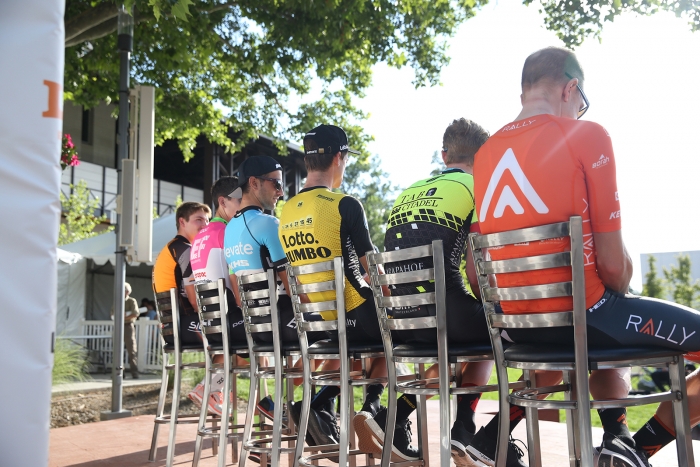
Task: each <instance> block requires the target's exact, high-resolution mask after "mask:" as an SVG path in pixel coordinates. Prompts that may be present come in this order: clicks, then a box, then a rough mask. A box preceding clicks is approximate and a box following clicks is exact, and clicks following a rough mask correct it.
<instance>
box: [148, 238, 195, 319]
mask: <svg viewBox="0 0 700 467" xmlns="http://www.w3.org/2000/svg"><path fill="white" fill-rule="evenodd" d="M191 247H192V246H191V245H190V242H189V240H187V239H186V238H185V237H183V236H182V235H177V236H176V237H175V238H173V239H172V240H170V241H169V242H168V244H167V245H165V247H164V248H163V249H162V250H161V251H160V253H159V254H158V258H157V259H156V262H155V264H154V265H153V291H154V292H155V293H160V292H167V291H168V290H170V289H172V288H173V287H175V288H177V290H178V291H179V293H180V310H181V312H182V313H194V308H192V305H191V304H190V301H189V300H188V299H187V293H186V292H185V286H186V285H194V275H193V274H192V265H191V263H190V249H191Z"/></svg>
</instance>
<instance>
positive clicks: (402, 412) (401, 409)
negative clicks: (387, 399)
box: [396, 394, 416, 422]
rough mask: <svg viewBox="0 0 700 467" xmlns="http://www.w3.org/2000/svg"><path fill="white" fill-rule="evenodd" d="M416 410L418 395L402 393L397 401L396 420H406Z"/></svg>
mask: <svg viewBox="0 0 700 467" xmlns="http://www.w3.org/2000/svg"><path fill="white" fill-rule="evenodd" d="M414 410H416V396H415V395H414V394H402V395H401V397H399V399H398V400H397V401H396V421H397V422H398V421H401V420H406V419H407V418H408V417H409V415H411V414H412V413H413V411H414Z"/></svg>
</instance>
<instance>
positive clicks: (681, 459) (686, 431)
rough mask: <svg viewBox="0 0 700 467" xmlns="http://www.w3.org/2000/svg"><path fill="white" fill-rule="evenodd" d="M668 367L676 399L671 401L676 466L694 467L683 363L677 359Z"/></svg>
mask: <svg viewBox="0 0 700 467" xmlns="http://www.w3.org/2000/svg"><path fill="white" fill-rule="evenodd" d="M679 360H680V361H676V362H675V363H672V364H670V365H669V366H668V373H669V376H670V377H671V390H672V391H674V392H676V394H677V397H676V398H675V399H674V400H673V402H672V404H673V424H674V428H675V429H676V451H677V455H678V465H683V466H688V467H695V459H694V457H693V440H692V438H691V436H690V414H689V411H688V392H687V389H686V383H685V362H684V361H683V359H682V358H681V359H679Z"/></svg>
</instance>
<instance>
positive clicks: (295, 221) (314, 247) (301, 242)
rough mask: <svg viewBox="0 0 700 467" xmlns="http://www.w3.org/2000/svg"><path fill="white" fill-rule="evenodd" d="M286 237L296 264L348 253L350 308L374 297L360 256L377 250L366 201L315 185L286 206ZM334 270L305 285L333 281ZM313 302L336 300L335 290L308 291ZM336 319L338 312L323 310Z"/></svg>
mask: <svg viewBox="0 0 700 467" xmlns="http://www.w3.org/2000/svg"><path fill="white" fill-rule="evenodd" d="M279 236H280V241H281V242H282V248H283V249H284V253H285V255H287V260H288V261H289V263H290V264H292V265H293V266H303V265H307V264H314V263H319V262H321V261H327V260H328V259H330V258H334V257H336V256H342V257H343V262H344V267H345V308H346V310H347V311H348V312H350V311H352V310H354V309H355V308H357V307H358V306H360V305H362V304H363V303H364V302H365V300H371V299H372V291H371V289H370V288H369V285H368V284H367V283H366V282H365V281H364V280H363V279H362V274H361V268H360V258H361V257H363V256H365V253H366V252H367V251H371V250H373V249H374V245H372V240H371V239H370V236H369V230H368V228H367V219H366V218H365V211H364V209H363V208H362V204H360V202H359V201H358V200H356V199H355V198H353V197H352V196H348V195H344V194H341V193H334V192H332V191H330V190H329V189H328V188H326V187H311V188H306V189H304V190H302V191H301V192H299V194H298V195H296V196H295V197H293V198H291V199H290V200H288V201H287V202H286V203H285V205H284V208H283V209H282V215H281V216H280V228H279ZM332 276H333V275H332V273H330V272H323V273H317V274H309V275H307V276H303V277H302V278H301V280H302V283H305V282H320V281H324V280H330V279H331V277H332ZM308 297H309V300H311V302H320V301H326V300H334V299H335V292H332V291H331V292H315V293H310V294H308ZM321 315H322V316H323V318H324V319H329V320H330V319H336V317H337V313H336V312H335V311H327V312H323V313H321Z"/></svg>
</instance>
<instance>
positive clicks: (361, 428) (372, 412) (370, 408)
mask: <svg viewBox="0 0 700 467" xmlns="http://www.w3.org/2000/svg"><path fill="white" fill-rule="evenodd" d="M381 410H386V407H384V406H383V405H379V404H376V405H375V404H369V403H367V401H365V403H364V405H363V406H362V410H361V411H359V412H357V414H356V415H355V417H354V418H353V419H352V426H353V428H354V430H355V433H358V437H357V439H358V443H357V448H358V449H359V450H360V451H362V452H364V453H367V454H379V455H381V454H382V446H381V445H380V444H377V443H375V442H374V436H372V435H371V434H370V433H369V431H368V430H367V429H366V428H365V422H366V421H367V420H370V419H372V418H374V417H375V416H376V415H377V414H378V413H379V412H380V411H381ZM359 433H363V436H360V435H359Z"/></svg>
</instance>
